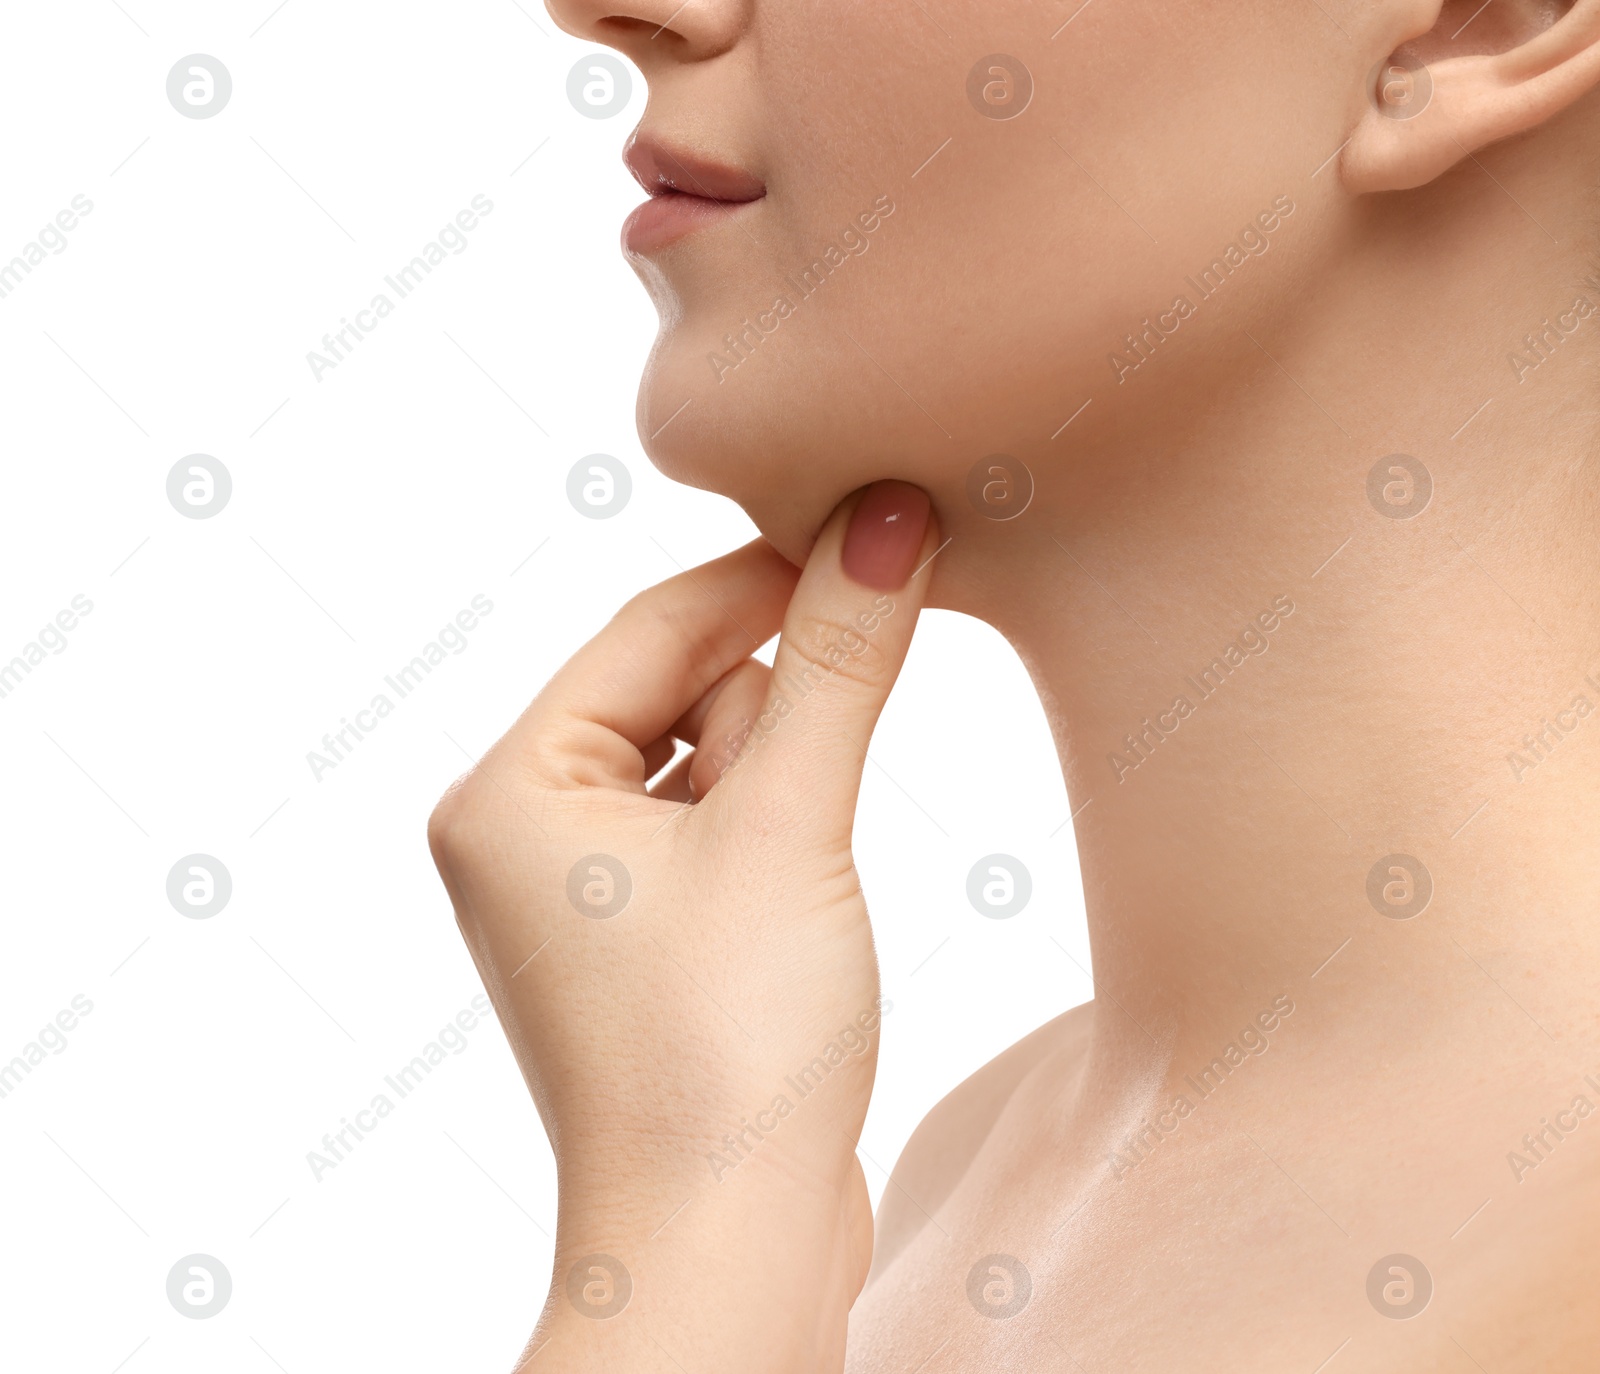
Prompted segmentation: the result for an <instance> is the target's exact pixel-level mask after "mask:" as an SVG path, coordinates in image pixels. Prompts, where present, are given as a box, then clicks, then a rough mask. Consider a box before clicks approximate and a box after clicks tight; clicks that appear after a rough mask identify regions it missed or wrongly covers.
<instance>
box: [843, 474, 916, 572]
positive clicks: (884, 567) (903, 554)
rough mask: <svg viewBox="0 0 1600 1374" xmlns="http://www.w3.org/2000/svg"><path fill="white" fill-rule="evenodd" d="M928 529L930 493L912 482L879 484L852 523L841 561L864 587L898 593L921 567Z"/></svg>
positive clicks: (862, 502) (865, 496)
mask: <svg viewBox="0 0 1600 1374" xmlns="http://www.w3.org/2000/svg"><path fill="white" fill-rule="evenodd" d="M927 528H928V493H927V492H925V491H923V490H922V488H921V487H914V486H912V485H911V483H909V482H874V483H873V484H872V485H871V486H870V487H868V488H867V489H866V491H865V493H863V495H862V497H861V500H860V501H859V502H858V503H857V504H856V508H855V513H854V514H853V515H851V517H850V527H849V528H848V529H847V530H846V531H845V534H844V548H843V550H842V551H841V553H840V556H839V561H840V563H841V564H842V565H843V567H844V570H845V572H846V573H847V574H848V575H849V576H850V577H851V578H852V579H854V580H855V581H857V582H859V583H861V584H862V585H863V586H866V587H872V588H875V589H877V590H879V591H893V590H894V589H895V588H897V587H903V586H905V584H906V582H907V580H908V579H909V578H910V576H911V573H912V570H913V569H914V568H915V567H916V562H917V554H918V552H919V551H920V550H921V548H922V536H923V534H924V533H925V532H926V531H927Z"/></svg>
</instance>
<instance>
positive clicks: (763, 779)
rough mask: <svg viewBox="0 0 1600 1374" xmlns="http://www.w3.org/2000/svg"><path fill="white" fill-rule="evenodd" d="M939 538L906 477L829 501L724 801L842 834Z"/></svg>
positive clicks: (832, 835) (840, 838) (813, 830)
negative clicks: (834, 505)
mask: <svg viewBox="0 0 1600 1374" xmlns="http://www.w3.org/2000/svg"><path fill="white" fill-rule="evenodd" d="M940 547H941V546H940V544H939V543H938V526H937V522H936V521H935V519H934V517H933V513H932V510H931V508H930V506H929V502H928V496H927V493H926V492H924V491H922V490H921V489H920V488H918V487H914V486H911V485H910V484H909V483H906V482H875V483H874V484H873V485H871V486H869V487H866V488H864V489H863V490H862V491H860V492H857V493H856V494H855V495H854V496H852V497H849V498H847V499H846V500H845V501H844V502H842V503H841V504H840V506H839V507H838V509H837V510H835V511H834V513H833V515H832V516H831V517H830V518H829V520H828V523H827V524H826V525H824V526H823V528H822V532H821V534H820V535H818V537H817V542H816V545H815V547H813V549H812V550H811V556H810V557H809V558H808V559H807V560H806V565H805V569H804V571H803V572H802V573H801V576H800V582H799V585H798V586H796V588H795V591H794V595H793V597H792V598H791V599H790V601H789V608H788V611H787V613H786V614H785V616H784V621H783V633H782V636H781V638H780V639H779V641H778V649H777V653H776V655H775V656H774V658H773V663H772V676H771V679H770V683H769V685H768V688H767V694H766V699H765V702H764V703H763V707H762V710H761V713H760V715H759V716H757V717H756V719H755V720H754V721H752V722H751V728H750V732H749V734H748V736H747V737H746V740H745V743H744V747H743V748H742V750H741V751H740V756H739V758H738V759H737V760H736V761H735V763H734V765H733V767H732V768H731V769H730V770H729V773H730V774H732V776H725V777H724V778H723V781H722V782H721V783H720V784H719V785H718V788H717V789H716V790H717V791H724V789H726V794H728V795H727V799H728V801H730V802H733V803H734V804H736V805H738V804H740V799H741V798H742V801H743V804H744V805H749V804H750V803H752V802H754V803H755V804H756V808H757V810H758V811H759V812H762V813H767V814H770V812H771V811H772V810H773V809H781V811H782V812H783V814H784V818H785V820H786V821H787V822H788V823H789V825H790V826H792V827H793V828H796V829H804V830H805V831H806V832H808V833H809V834H810V835H812V836H813V837H816V838H820V839H827V840H834V841H837V842H840V843H843V844H848V843H849V841H850V832H851V828H852V825H853V823H854V820H855V805H856V796H857V794H858V792H859V791H860V787H861V773H862V769H863V768H865V766H866V758H867V743H868V741H869V740H870V739H871V737H872V730H873V727H874V726H875V725H876V724H877V721H878V716H879V714H880V713H881V712H882V710H883V705H884V702H885V701H887V700H888V697H889V690H890V688H892V687H893V686H894V683H895V679H896V678H897V677H898V676H899V673H900V665H901V664H902V663H903V662H905V656H906V651H907V649H908V648H909V647H910V645H911V636H912V632H913V631H914V630H915V629H916V624H917V613H918V611H919V610H920V609H921V606H922V600H923V597H924V595H925V593H926V590H927V586H928V582H929V580H930V578H931V575H932V574H931V572H930V571H929V569H928V564H929V563H930V562H931V561H932V559H933V555H934V554H935V553H936V552H937V551H938V549H939V548H940ZM729 782H732V783H734V786H733V787H732V788H728V786H727V784H728V783H729Z"/></svg>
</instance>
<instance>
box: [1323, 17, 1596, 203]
mask: <svg viewBox="0 0 1600 1374" xmlns="http://www.w3.org/2000/svg"><path fill="white" fill-rule="evenodd" d="M1427 8H1428V9H1429V10H1431V11H1433V12H1434V13H1433V15H1432V18H1433V23H1432V25H1431V27H1430V28H1429V29H1428V30H1427V32H1425V33H1422V34H1419V35H1418V36H1416V37H1415V38H1413V39H1412V40H1411V41H1409V42H1406V43H1403V44H1402V45H1401V46H1400V47H1399V48H1397V49H1396V50H1395V51H1394V53H1393V54H1392V55H1391V56H1389V57H1388V58H1386V59H1385V60H1384V61H1383V62H1382V63H1380V64H1379V66H1378V68H1377V69H1376V70H1375V71H1374V72H1373V73H1372V75H1371V79H1370V80H1369V81H1368V90H1367V97H1368V98H1367V110H1366V113H1365V114H1364V115H1363V116H1362V119H1361V122H1360V123H1359V124H1357V125H1356V129H1355V133H1354V134H1353V135H1352V136H1351V138H1350V141H1349V143H1348V144H1346V146H1345V150H1344V157H1343V159H1342V162H1341V170H1342V173H1343V177H1344V182H1345V185H1346V186H1347V187H1348V188H1349V189H1350V190H1351V191H1353V192H1355V193H1356V194H1362V193H1364V192H1368V191H1403V190H1406V189H1408V188H1409V187H1412V186H1421V185H1423V184H1425V183H1426V182H1429V181H1432V180H1433V179H1434V178H1435V177H1436V176H1438V175H1439V174H1440V173H1442V172H1444V171H1447V170H1448V169H1449V168H1450V167H1452V166H1454V165H1455V163H1457V162H1458V161H1460V160H1461V159H1462V158H1464V157H1466V156H1468V155H1469V154H1471V153H1475V152H1476V151H1477V150H1478V149H1480V148H1482V147H1484V146H1486V145H1487V144H1490V143H1493V142H1495V141H1496V140H1497V139H1502V138H1508V137H1510V136H1511V135H1512V134H1519V133H1523V132H1525V131H1526V130H1528V129H1532V128H1535V127H1537V126H1538V125H1540V124H1542V123H1544V121H1545V120H1547V119H1550V118H1551V117H1552V116H1554V115H1556V114H1559V113H1560V112H1561V111H1562V110H1564V109H1566V108H1567V107H1568V106H1570V105H1572V104H1574V103H1575V102H1576V101H1578V100H1579V99H1581V98H1582V97H1583V96H1585V95H1587V94H1588V93H1589V91H1591V90H1592V89H1594V87H1595V86H1596V85H1597V84H1600V0H1570V6H1569V4H1568V3H1567V0H1487V3H1483V0H1444V3H1443V4H1440V3H1438V0H1434V3H1432V4H1430V5H1429V6H1428V7H1427ZM1563 10H1564V11H1565V13H1563Z"/></svg>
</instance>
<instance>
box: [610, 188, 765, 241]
mask: <svg viewBox="0 0 1600 1374" xmlns="http://www.w3.org/2000/svg"><path fill="white" fill-rule="evenodd" d="M754 204H755V202H754V201H750V200H708V199H707V198H706V197H704V196H688V195H682V194H677V193H674V194H669V195H664V196H652V197H651V198H650V199H649V200H647V201H645V203H644V204H643V205H641V206H639V208H638V209H637V210H635V211H634V212H633V213H632V214H631V215H629V216H628V218H627V219H625V220H624V221H623V222H622V246H623V248H624V249H625V250H626V251H628V252H630V253H638V254H641V255H643V254H646V253H650V252H653V251H654V250H655V249H658V248H665V247H666V246H667V245H668V244H669V243H675V242H676V241H677V240H678V239H681V238H682V237H683V236H684V235H685V234H687V233H689V232H690V231H691V230H694V229H698V228H700V227H701V226H702V225H707V224H716V223H719V222H720V221H722V220H725V219H727V218H728V217H729V216H730V215H734V214H737V213H738V212H739V211H740V210H743V209H744V208H745V207H746V206H747V205H754Z"/></svg>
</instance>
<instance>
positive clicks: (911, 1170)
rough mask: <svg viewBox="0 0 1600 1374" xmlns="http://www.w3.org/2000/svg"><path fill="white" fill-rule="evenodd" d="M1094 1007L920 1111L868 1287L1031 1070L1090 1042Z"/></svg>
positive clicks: (954, 1181)
mask: <svg viewBox="0 0 1600 1374" xmlns="http://www.w3.org/2000/svg"><path fill="white" fill-rule="evenodd" d="M1093 1007H1094V1003H1093V1002H1085V1003H1084V1004H1083V1005H1082V1006H1078V1007H1073V1008H1072V1010H1070V1011H1067V1012H1063V1013H1062V1014H1061V1015H1060V1016H1058V1017H1056V1018H1055V1019H1054V1020H1052V1021H1047V1022H1045V1024H1044V1025H1042V1026H1040V1027H1039V1029H1038V1030H1036V1031H1033V1032H1031V1033H1030V1034H1028V1035H1025V1036H1024V1037H1023V1038H1022V1039H1021V1040H1019V1041H1017V1043H1016V1044H1014V1045H1012V1046H1011V1047H1010V1048H1009V1049H1007V1050H1004V1051H1002V1052H1001V1053H1000V1054H998V1055H996V1056H995V1057H994V1058H993V1059H991V1060H990V1061H989V1062H988V1063H987V1064H985V1065H984V1066H983V1067H982V1068H981V1069H979V1070H978V1071H977V1072H976V1073H974V1074H973V1075H972V1076H971V1077H970V1078H967V1079H965V1080H964V1081H963V1082H962V1083H960V1084H958V1085H957V1086H956V1087H955V1088H954V1089H952V1090H951V1091H950V1092H949V1093H948V1094H946V1095H945V1096H944V1097H943V1098H941V1099H940V1101H939V1102H938V1104H937V1105H936V1106H935V1107H934V1108H933V1110H932V1111H930V1112H929V1113H928V1114H927V1115H926V1116H925V1117H923V1118H922V1121H921V1123H920V1124H919V1125H918V1126H917V1129H916V1130H915V1131H913V1132H912V1133H911V1139H910V1140H908V1141H907V1142H906V1147H905V1149H904V1150H903V1151H902V1152H901V1154H900V1158H899V1160H898V1161H897V1162H896V1164H895V1166H894V1171H893V1173H891V1174H890V1176H889V1184H888V1186H887V1187H886V1188H885V1189H884V1193H883V1199H882V1201H881V1202H880V1203H879V1205H878V1216H877V1223H876V1227H875V1240H874V1245H873V1255H872V1270H871V1272H870V1273H869V1274H868V1276H867V1286H868V1287H869V1288H870V1287H871V1285H872V1283H873V1282H874V1280H876V1279H877V1277H878V1276H879V1275H880V1274H881V1273H883V1272H884V1271H885V1270H886V1269H888V1267H889V1266H890V1265H891V1264H892V1263H893V1262H894V1260H895V1258H896V1257H897V1256H898V1255H899V1254H900V1253H901V1251H903V1250H904V1249H905V1247H906V1246H907V1245H909V1244H910V1243H911V1241H912V1240H913V1239H915V1237H916V1235H917V1233H918V1232H919V1231H920V1230H921V1229H922V1228H923V1227H924V1226H926V1225H927V1224H928V1218H929V1215H930V1214H931V1213H933V1212H935V1211H937V1210H938V1207H939V1205H940V1204H941V1203H942V1202H944V1200H945V1199H946V1198H948V1197H949V1196H950V1194H951V1193H953V1192H954V1191H955V1189H956V1186H957V1185H958V1184H959V1183H960V1182H961V1180H962V1178H963V1177H964V1176H965V1174H966V1172H967V1169H968V1167H969V1166H970V1165H971V1163H972V1161H973V1160H974V1159H975V1158H976V1156H977V1154H978V1151H979V1150H980V1149H981V1148H982V1146H983V1142H984V1141H985V1140H986V1139H988V1136H989V1133H990V1131H992V1130H993V1129H994V1126H995V1123H996V1122H997V1121H998V1120H999V1119H1000V1116H1001V1113H1002V1112H1003V1111H1004V1110H1005V1107H1006V1104H1007V1103H1008V1102H1009V1101H1010V1100H1011V1097H1012V1094H1013V1093H1015V1092H1016V1090H1017V1088H1018V1086H1019V1085H1020V1084H1021V1083H1022V1081H1023V1080H1024V1079H1025V1078H1027V1076H1028V1074H1029V1073H1030V1072H1031V1071H1032V1070H1033V1069H1034V1068H1035V1067H1036V1066H1037V1065H1038V1064H1039V1063H1041V1062H1042V1061H1043V1060H1044V1059H1046V1058H1048V1057H1052V1056H1056V1057H1058V1056H1061V1055H1063V1054H1066V1055H1072V1054H1075V1053H1078V1052H1080V1051H1081V1050H1082V1049H1083V1047H1085V1046H1086V1045H1087V1043H1088V1035H1089V1027H1090V1024H1091V1021H1092V1017H1093Z"/></svg>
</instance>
